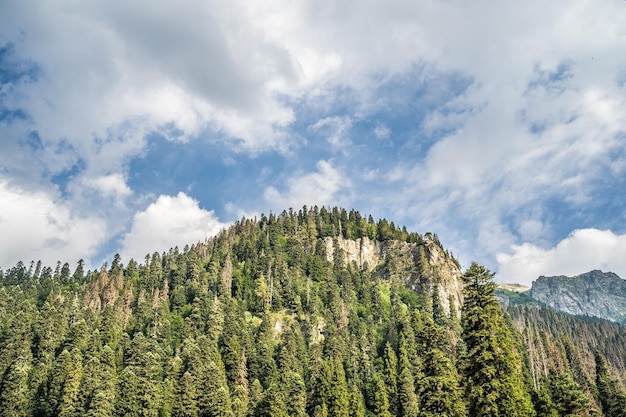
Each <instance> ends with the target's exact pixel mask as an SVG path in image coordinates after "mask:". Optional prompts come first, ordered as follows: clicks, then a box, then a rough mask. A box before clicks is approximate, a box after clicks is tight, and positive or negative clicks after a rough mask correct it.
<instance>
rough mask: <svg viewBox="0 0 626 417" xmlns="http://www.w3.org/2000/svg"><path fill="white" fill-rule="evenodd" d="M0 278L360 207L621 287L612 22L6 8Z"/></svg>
mask: <svg viewBox="0 0 626 417" xmlns="http://www.w3.org/2000/svg"><path fill="white" fill-rule="evenodd" d="M0 156H1V159H0V268H2V269H7V268H10V267H11V266H13V265H15V263H16V262H17V261H19V260H22V261H24V262H25V263H30V261H31V260H38V259H41V260H43V261H44V263H46V264H48V265H54V264H56V261H57V260H61V261H63V262H65V261H68V262H70V264H72V265H74V264H75V262H76V261H78V259H80V258H83V259H85V260H86V262H87V264H88V265H90V266H91V267H99V265H101V264H102V262H104V261H105V260H110V259H111V257H112V255H113V254H115V253H120V254H121V255H122V259H123V261H128V260H129V259H130V258H131V257H134V258H135V259H139V260H143V258H144V256H145V254H146V253H152V252H154V251H164V250H165V251H166V250H168V249H169V248H170V247H173V246H175V245H178V246H180V247H183V246H184V245H185V244H187V243H195V242H197V241H200V240H204V239H205V238H206V237H207V236H211V235H213V234H215V233H216V232H217V231H219V230H220V229H221V228H223V227H227V226H228V224H230V223H231V222H233V221H235V220H237V219H240V218H241V217H242V216H244V215H245V216H247V217H251V216H254V215H259V214H260V213H266V214H267V213H269V212H270V211H272V212H274V213H279V212H281V211H282V210H283V209H288V208H290V207H293V208H294V209H299V208H301V207H302V206H303V205H304V204H306V205H309V206H311V205H315V204H316V205H318V206H322V205H326V206H342V207H346V208H355V209H357V210H359V211H361V212H362V213H364V214H372V215H373V216H374V217H375V218H380V217H385V218H387V219H389V220H393V221H394V222H395V223H396V224H401V225H406V226H407V228H408V229H409V230H412V231H417V232H420V233H425V232H427V231H431V232H435V233H437V234H438V235H439V237H440V239H441V240H442V242H443V244H444V246H445V247H447V248H448V249H450V250H451V251H452V252H453V254H455V255H456V256H457V257H458V258H459V259H460V261H461V263H462V265H463V266H464V267H467V266H468V265H469V263H470V262H471V261H472V260H476V261H478V262H480V263H482V264H485V265H486V266H487V267H489V268H490V269H492V270H493V271H497V273H498V275H497V278H498V280H500V281H508V282H522V283H530V282H531V281H532V280H533V279H535V278H536V277H537V276H539V275H555V274H567V275H573V274H579V273H582V272H586V271H588V270H591V269H602V270H605V271H608V270H611V271H614V272H616V273H617V274H619V275H620V276H622V277H626V193H625V192H624V191H625V190H626V2H624V1H623V0H601V1H598V0H595V1H592V0H587V1H585V0H583V1H572V0H568V1H560V0H557V1H551V2H545V1H539V0H528V1H523V2H494V1H486V0H475V1H465V0H417V1H409V0H388V1H385V2H383V1H369V0H365V1H364V0H359V1H349V0H346V1H325V0H321V1H320V0H316V1H313V0H308V1H307V0H302V1H281V0H265V1H262V2H258V1H240V0H230V1H211V0H200V1H198V0H179V1H177V2H166V1H146V0H132V1H127V0H125V1H120V0H109V1H105V2H103V1H95V0H85V1H80V2H77V1H74V0H54V1H49V0H29V1H13V2H9V1H3V2H0Z"/></svg>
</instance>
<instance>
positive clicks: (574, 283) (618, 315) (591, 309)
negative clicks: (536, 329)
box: [526, 270, 626, 324]
mask: <svg viewBox="0 0 626 417" xmlns="http://www.w3.org/2000/svg"><path fill="white" fill-rule="evenodd" d="M526 294H527V295H528V296H530V297H532V298H534V299H535V300H537V301H541V302H542V303H545V304H546V305H547V306H549V307H551V308H553V309H555V310H558V311H562V312H565V313H569V314H574V315H579V316H593V317H599V318H603V319H607V320H611V321H615V322H618V323H622V324H623V323H625V322H626V280H623V279H622V278H620V277H619V276H618V275H617V274H615V273H613V272H602V271H600V270H593V271H590V272H586V273H584V274H580V275H577V276H574V277H567V276H564V275H559V276H551V277H546V276H540V277H539V278H537V280H536V281H534V282H533V284H532V288H531V289H530V290H529V291H528V292H527V293H526Z"/></svg>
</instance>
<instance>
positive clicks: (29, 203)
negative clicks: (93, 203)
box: [0, 179, 108, 269]
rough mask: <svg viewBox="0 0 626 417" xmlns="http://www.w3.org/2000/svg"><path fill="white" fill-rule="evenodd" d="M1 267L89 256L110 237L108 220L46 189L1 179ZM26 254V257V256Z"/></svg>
mask: <svg viewBox="0 0 626 417" xmlns="http://www.w3.org/2000/svg"><path fill="white" fill-rule="evenodd" d="M0 236H2V238H1V239H0V267H2V268H4V269H7V268H10V267H12V266H14V265H15V264H16V263H17V262H18V261H22V262H24V263H25V264H26V265H28V263H29V262H30V261H32V260H34V261H38V260H41V261H42V262H43V264H44V265H48V266H54V265H55V264H56V262H57V261H61V262H76V261H78V260H79V259H84V260H85V261H87V262H89V259H90V257H91V256H92V255H94V254H95V253H96V251H97V249H98V247H99V246H100V245H101V244H102V243H103V242H104V241H105V240H106V238H108V235H107V231H106V223H105V221H104V220H103V219H101V218H98V217H80V216H78V215H76V214H75V213H73V212H72V210H71V208H70V207H68V205H67V204H66V203H63V202H60V201H58V200H57V199H56V198H55V196H54V195H51V194H48V193H45V192H42V191H28V190H24V189H21V188H17V187H13V186H11V185H10V184H9V183H8V182H7V181H6V180H4V179H0ZM25 256H26V258H25Z"/></svg>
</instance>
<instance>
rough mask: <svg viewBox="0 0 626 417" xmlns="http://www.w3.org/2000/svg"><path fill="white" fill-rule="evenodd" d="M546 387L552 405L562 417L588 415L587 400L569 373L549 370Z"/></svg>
mask: <svg viewBox="0 0 626 417" xmlns="http://www.w3.org/2000/svg"><path fill="white" fill-rule="evenodd" d="M548 386H549V388H550V396H551V399H552V404H554V408H555V409H556V411H557V412H558V414H559V416H562V417H574V416H588V415H590V407H589V404H590V403H589V398H587V397H585V394H584V393H583V391H582V389H581V388H580V385H578V383H577V382H576V381H574V378H573V376H572V374H571V372H569V371H561V372H557V371H555V370H550V374H549V375H548Z"/></svg>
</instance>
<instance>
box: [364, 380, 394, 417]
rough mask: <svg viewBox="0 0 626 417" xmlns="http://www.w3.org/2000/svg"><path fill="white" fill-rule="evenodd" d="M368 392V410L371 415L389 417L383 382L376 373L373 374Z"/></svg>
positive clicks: (385, 388)
mask: <svg viewBox="0 0 626 417" xmlns="http://www.w3.org/2000/svg"><path fill="white" fill-rule="evenodd" d="M369 391H370V395H369V397H370V398H369V401H368V409H369V410H370V411H371V412H372V415H373V416H374V417H391V413H390V412H389V398H388V397H387V387H386V386H385V380H384V379H383V378H382V377H381V376H380V375H378V373H374V375H373V377H372V381H371V382H370V389H369Z"/></svg>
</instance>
